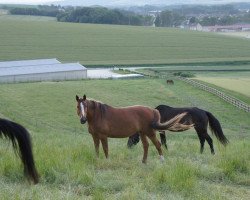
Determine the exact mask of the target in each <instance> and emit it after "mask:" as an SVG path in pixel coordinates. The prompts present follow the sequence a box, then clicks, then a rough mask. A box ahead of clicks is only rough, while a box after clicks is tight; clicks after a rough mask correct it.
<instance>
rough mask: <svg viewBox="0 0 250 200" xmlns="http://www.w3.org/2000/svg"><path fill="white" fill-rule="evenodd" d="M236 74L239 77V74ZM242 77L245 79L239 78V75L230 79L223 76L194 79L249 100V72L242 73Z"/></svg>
mask: <svg viewBox="0 0 250 200" xmlns="http://www.w3.org/2000/svg"><path fill="white" fill-rule="evenodd" d="M242 73H243V72H242ZM232 74H233V73H232ZM236 74H238V75H239V73H236ZM244 76H245V77H240V75H239V76H237V75H235V74H234V76H231V77H230V76H229V77H226V76H225V75H223V76H219V75H218V74H217V76H214V77H207V75H206V76H202V75H200V76H199V75H198V77H197V78H195V79H197V80H201V81H204V82H207V83H211V84H214V85H217V86H219V87H222V88H225V89H227V90H232V91H234V92H238V93H241V94H243V95H245V96H247V97H249V98H250V72H244Z"/></svg>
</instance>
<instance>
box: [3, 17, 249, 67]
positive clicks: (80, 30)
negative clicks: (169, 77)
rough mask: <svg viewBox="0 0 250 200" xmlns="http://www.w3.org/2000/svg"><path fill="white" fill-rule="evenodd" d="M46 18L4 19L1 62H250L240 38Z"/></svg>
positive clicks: (137, 63)
mask: <svg viewBox="0 0 250 200" xmlns="http://www.w3.org/2000/svg"><path fill="white" fill-rule="evenodd" d="M29 19H30V20H29ZM42 19H45V18H42ZM42 19H41V18H35V17H31V18H27V17H22V18H21V19H20V17H16V16H6V15H4V16H0V27H1V29H0V59H1V60H17V59H37V58H51V57H55V58H58V59H59V60H61V61H65V62H70V61H73V62H78V61H79V62H80V63H81V64H83V65H85V66H105V65H106V66H110V65H111V66H113V65H116V66H117V65H118V66H119V65H125V66H126V65H143V64H145V65H149V66H152V67H154V65H159V64H170V63H178V64H181V63H184V64H186V63H217V62H222V63H224V62H225V63H227V62H235V61H240V62H243V61H247V62H249V61H250V59H249V55H250V41H249V40H244V39H241V38H232V37H225V36H222V35H218V34H213V33H203V32H195V31H186V30H181V29H171V28H153V27H133V26H118V25H116V26H113V25H97V24H95V25H94V24H74V23H59V22H56V21H51V20H50V19H51V18H50V19H47V20H44V21H43V20H42ZM225 49H226V50H225Z"/></svg>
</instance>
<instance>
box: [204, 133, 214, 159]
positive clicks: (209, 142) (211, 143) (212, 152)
mask: <svg viewBox="0 0 250 200" xmlns="http://www.w3.org/2000/svg"><path fill="white" fill-rule="evenodd" d="M204 136H205V139H206V140H207V143H208V144H209V146H210V150H211V154H215V152H214V146H213V140H212V138H211V137H210V136H209V135H208V133H207V132H206V133H205V135H204Z"/></svg>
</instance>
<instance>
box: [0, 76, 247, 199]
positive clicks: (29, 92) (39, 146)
mask: <svg viewBox="0 0 250 200" xmlns="http://www.w3.org/2000/svg"><path fill="white" fill-rule="evenodd" d="M0 93H1V101H0V110H1V114H2V115H4V116H5V117H9V118H11V119H12V120H15V121H17V122H19V123H22V124H23V125H25V126H26V127H27V128H28V129H29V130H30V132H31V134H32V137H33V143H34V153H35V160H36V163H37V167H38V170H39V172H40V175H41V183H40V184H39V185H37V186H36V187H32V186H29V185H28V184H27V183H26V181H25V180H24V179H23V177H22V170H21V165H20V161H19V160H18V159H17V158H16V157H15V155H14V153H13V152H12V148H11V147H10V143H8V142H6V141H4V140H0V144H1V145H0V177H1V178H0V186H1V190H0V196H1V198H2V199H9V198H10V196H11V197H13V198H15V199H28V198H32V199H62V198H63V199H66V198H69V199H88V198H89V199H91V198H92V197H94V199H102V198H103V199H152V198H156V199H166V198H167V199H184V198H185V199H187V198H189V199H247V197H249V195H250V190H249V187H250V182H249V180H250V169H249V166H250V163H249V160H250V157H249V153H248V152H249V151H250V145H249V141H250V138H249V130H250V128H249V114H248V113H245V112H243V111H239V110H237V109H236V108H234V107H233V106H231V105H228V104H226V103H224V102H223V101H222V100H220V99H218V98H216V97H214V96H213V95H210V94H207V93H205V92H203V91H201V90H197V89H195V88H192V87H190V86H188V85H184V84H183V83H182V82H176V84H175V85H174V86H171V87H169V86H167V85H166V84H165V80H157V79H142V80H130V81H127V80H115V81H112V80H97V81H89V80H86V81H73V82H71V81H68V82H56V83H30V84H9V85H7V84H6V85H0ZM84 93H86V94H87V96H89V97H92V98H95V99H97V100H101V101H103V102H105V103H107V104H110V105H113V106H128V105H134V104H142V105H148V106H152V107H154V106H157V105H158V104H162V103H163V104H168V105H172V106H184V105H187V106H198V107H200V108H204V109H206V110H209V111H210V112H212V113H213V114H214V115H215V116H216V117H217V118H218V119H219V121H220V122H221V124H222V127H223V129H224V132H225V134H226V136H227V137H228V138H229V140H230V145H229V146H228V147H227V148H226V149H224V148H223V147H221V146H220V145H219V144H218V142H217V140H216V139H215V138H214V145H215V150H216V153H217V154H216V155H215V156H212V155H210V152H209V148H208V145H207V144H206V145H205V153H204V154H203V155H200V154H199V142H198V138H197V136H196V134H195V133H194V131H187V132H184V133H179V134H178V133H177V134H171V135H169V136H168V138H169V141H168V144H169V152H166V151H165V155H166V161H165V163H164V164H161V163H159V160H158V156H157V153H156V149H155V148H154V147H153V146H152V145H150V148H149V157H148V164H147V165H143V164H141V158H142V146H141V144H139V145H137V146H136V147H135V148H134V149H133V150H128V149H127V148H126V141H127V140H126V139H109V145H110V159H109V160H106V159H104V158H103V153H101V158H100V159H96V158H95V154H94V148H93V144H92V139H91V137H90V135H89V134H88V133H87V129H86V126H82V125H80V123H79V119H78V117H77V116H76V113H75V94H84ZM208 191H209V192H208Z"/></svg>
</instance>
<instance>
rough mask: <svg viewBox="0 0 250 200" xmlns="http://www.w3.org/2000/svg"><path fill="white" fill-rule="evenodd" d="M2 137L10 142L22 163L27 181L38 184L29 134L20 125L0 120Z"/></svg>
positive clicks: (0, 134)
mask: <svg viewBox="0 0 250 200" xmlns="http://www.w3.org/2000/svg"><path fill="white" fill-rule="evenodd" d="M2 135H4V136H5V137H6V138H8V139H9V140H11V142H12V145H13V148H14V150H15V151H16V152H18V155H19V156H20V158H21V160H22V162H23V165H24V173H25V175H26V176H27V177H28V179H31V180H33V182H34V184H36V183H38V181H39V176H38V173H37V170H36V167H35V162H34V159H33V153H32V145H31V139H30V134H29V132H28V131H27V130H26V129H25V128H24V127H23V126H21V125H20V124H17V123H15V122H12V121H9V120H6V119H1V118H0V136H2ZM18 147H19V149H18Z"/></svg>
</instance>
